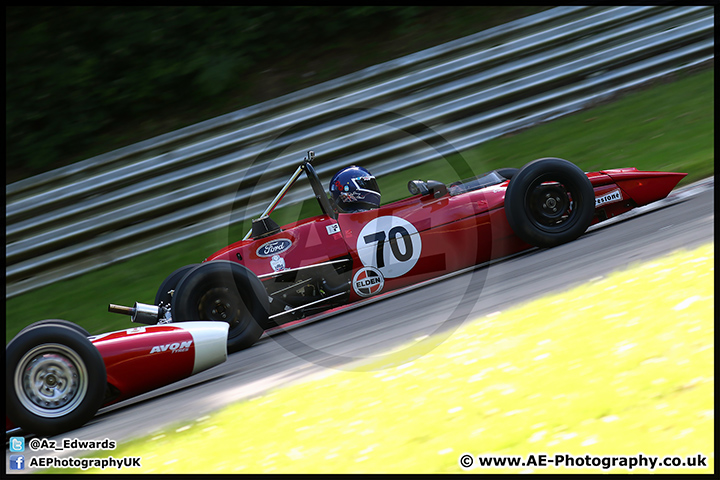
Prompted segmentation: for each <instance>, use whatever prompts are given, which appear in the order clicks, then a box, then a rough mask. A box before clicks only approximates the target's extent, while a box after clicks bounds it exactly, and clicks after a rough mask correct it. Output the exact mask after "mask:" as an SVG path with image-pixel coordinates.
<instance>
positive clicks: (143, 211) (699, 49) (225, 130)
mask: <svg viewBox="0 0 720 480" xmlns="http://www.w3.org/2000/svg"><path fill="white" fill-rule="evenodd" d="M713 49H714V8H712V7H704V6H701V7H611V8H610V7H559V8H554V9H551V10H548V11H545V12H542V13H539V14H536V15H532V16H530V17H526V18H523V19H520V20H517V21H515V22H510V23H509V24H506V25H501V26H499V27H495V28H493V29H490V30H486V31H484V32H480V33H478V34H475V35H472V36H470V37H466V38H463V39H459V40H456V41H454V42H450V43H448V44H445V45H440V46H438V47H434V48H432V49H428V50H425V51H422V52H418V53H416V54H413V55H410V56H407V57H403V58H400V59H397V60H394V61H392V62H387V63H385V64H382V65H378V66H375V67H370V68H368V69H365V70H362V71H360V72H357V73H355V74H352V75H348V76H345V77H341V78H339V79H336V80H333V81H331V82H326V83H324V84H320V85H317V86H315V87H311V88H309V89H305V90H302V91H300V92H296V93H294V94H290V95H286V96H284V97H280V98H279V99H276V100H272V101H269V102H265V103H263V104H259V105H256V106H253V107H249V108H246V109H243V110H240V111H238V112H233V113H231V114H228V115H224V116H222V117H218V118H216V119H212V120H209V121H207V122H203V123H200V124H197V125H193V126H191V127H187V128H184V129H181V130H179V131H177V132H172V133H169V134H166V135H162V136H160V137H157V138H154V139H150V140H148V141H145V142H141V143H139V144H136V145H131V146H129V147H126V148H123V149H119V150H117V151H114V152H110V153H108V154H105V155H101V156H98V157H94V158H92V159H88V160H85V161H83V162H79V163H78V164H74V165H70V166H68V167H64V168H61V169H58V170H55V171H53V172H48V173H47V174H43V175H39V176H37V177H33V178H31V179H27V180H23V181H21V182H17V183H14V184H11V185H8V186H7V187H6V195H7V207H6V223H7V227H6V238H7V244H6V265H7V267H6V275H7V282H8V283H7V287H6V297H11V296H14V295H18V294H20V293H23V292H25V291H28V290H31V289H33V288H37V287H39V286H42V285H46V284H48V283H52V282H53V281H56V280H58V279H62V278H68V277H71V276H75V275H79V274H82V273H85V272H87V271H90V270H93V269H97V268H100V267H102V266H104V265H107V264H112V263H115V262H118V261H121V260H124V259H126V258H130V257H132V256H135V255H138V254H140V253H144V252H146V251H150V250H153V249H155V248H160V247H161V246H164V245H167V244H170V243H173V242H177V241H181V240H184V239H187V238H190V237H192V236H195V235H198V234H201V233H204V232H208V231H212V230H216V229H218V228H221V227H227V226H228V224H229V222H231V221H233V222H234V221H240V220H243V219H244V218H247V217H250V216H256V215H258V214H259V213H260V212H261V211H262V208H263V207H264V205H265V204H266V203H267V201H268V200H269V199H270V198H271V197H272V195H273V194H274V193H275V192H276V191H277V189H278V188H279V187H280V186H281V184H282V183H283V182H284V180H285V177H287V175H289V173H290V172H291V170H292V169H293V168H294V167H295V166H296V164H297V163H298V161H299V160H300V157H301V156H302V154H303V152H304V151H305V150H309V149H313V150H315V151H316V152H317V154H318V156H319V157H321V160H320V161H319V162H317V165H316V169H317V171H318V174H319V175H320V176H321V179H322V178H325V177H328V178H329V176H330V175H331V174H332V173H333V172H334V171H335V170H337V169H339V168H341V167H342V166H344V165H347V164H350V163H362V164H363V165H365V166H368V167H369V168H370V169H371V170H372V171H373V172H374V173H375V174H376V175H382V174H385V173H389V172H392V171H396V170H399V169H402V168H407V167H408V166H411V165H416V164H418V163H422V162H425V161H429V160H432V159H435V158H438V157H439V156H440V155H445V154H447V153H450V152H449V151H443V149H442V148H440V149H439V151H438V150H435V149H434V148H431V147H430V146H429V144H432V142H433V138H432V137H433V136H437V135H439V136H441V137H442V138H444V139H447V140H448V142H449V144H448V145H446V146H447V148H449V149H451V150H455V151H462V150H466V149H468V148H472V147H474V146H476V145H479V144H480V143H482V142H484V141H487V140H490V139H492V138H495V137H497V136H499V135H503V134H505V133H508V132H512V131H516V130H518V129H522V128H526V127H528V126H531V125H534V124H537V123H540V122H543V121H548V120H550V119H553V118H556V117H558V116H561V115H565V114H568V113H571V112H573V111H577V110H579V109H582V108H585V107H586V106H587V105H589V104H592V103H594V102H597V101H598V100H600V99H603V98H605V97H607V96H610V95H614V94H616V93H617V92H619V91H622V90H625V89H628V88H631V87H633V86H636V85H639V84H642V83H645V82H648V81H650V80H652V79H654V78H658V77H661V76H664V75H667V74H669V73H672V72H675V71H678V70H681V69H686V68H690V67H692V66H694V65H699V64H702V63H705V62H708V61H711V60H712V59H713V58H714V57H713ZM422 125H424V126H427V127H429V128H428V129H425V130H423V129H422V128H421V129H420V130H418V127H419V126H422ZM401 132H406V133H405V134H401ZM436 138H437V137H436ZM330 159H331V160H330ZM310 197H312V194H311V192H310V190H309V189H300V190H296V191H294V192H291V193H290V194H288V196H287V197H286V199H285V200H284V202H283V203H284V204H286V203H291V202H296V201H300V200H302V199H304V198H310ZM238 199H250V203H249V204H248V205H247V206H246V207H245V208H244V210H243V211H242V212H238V211H237V210H235V211H233V205H234V204H235V203H236V201H237V200H238ZM231 212H232V213H231Z"/></svg>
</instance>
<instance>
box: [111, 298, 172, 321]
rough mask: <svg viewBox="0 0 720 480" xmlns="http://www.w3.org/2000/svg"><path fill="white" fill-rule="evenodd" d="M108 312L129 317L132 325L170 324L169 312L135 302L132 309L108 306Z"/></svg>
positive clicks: (165, 309)
mask: <svg viewBox="0 0 720 480" xmlns="http://www.w3.org/2000/svg"><path fill="white" fill-rule="evenodd" d="M108 312H110V313H120V314H122V315H130V320H131V321H132V322H133V323H143V324H145V325H156V324H163V323H172V317H171V316H170V310H169V309H168V308H165V307H159V306H157V305H148V304H147V303H140V302H135V306H133V307H125V306H123V305H114V304H112V303H111V304H110V305H108Z"/></svg>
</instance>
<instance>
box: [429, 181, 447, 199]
mask: <svg viewBox="0 0 720 480" xmlns="http://www.w3.org/2000/svg"><path fill="white" fill-rule="evenodd" d="M426 185H427V187H428V189H429V190H430V193H432V195H433V197H435V198H440V197H444V196H445V195H447V193H448V189H447V187H446V186H445V184H444V183H442V182H438V181H437V180H428V181H427V182H426Z"/></svg>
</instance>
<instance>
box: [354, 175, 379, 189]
mask: <svg viewBox="0 0 720 480" xmlns="http://www.w3.org/2000/svg"><path fill="white" fill-rule="evenodd" d="M353 181H354V182H355V185H357V187H358V188H359V189H361V190H369V191H371V192H376V193H380V187H378V184H377V180H375V177H374V176H372V175H368V176H365V177H357V178H354V179H353Z"/></svg>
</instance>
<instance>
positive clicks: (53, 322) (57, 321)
mask: <svg viewBox="0 0 720 480" xmlns="http://www.w3.org/2000/svg"><path fill="white" fill-rule="evenodd" d="M40 325H63V326H65V327H68V328H72V329H73V330H75V331H76V332H78V333H80V334H81V335H82V336H83V337H89V336H90V332H88V331H87V330H85V329H84V328H83V327H81V326H80V325H78V324H77V323H73V322H69V321H67V320H61V319H59V318H54V319H49V320H40V321H38V322H35V323H31V324H30V325H28V326H27V327H25V328H23V329H22V330H20V332H19V333H18V334H17V335H15V336H16V337H17V336H18V335H20V334H22V333H23V332H25V331H27V330H30V329H31V328H35V327H37V326H40Z"/></svg>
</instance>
